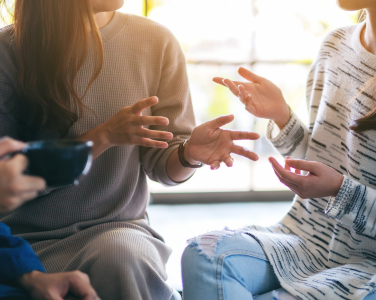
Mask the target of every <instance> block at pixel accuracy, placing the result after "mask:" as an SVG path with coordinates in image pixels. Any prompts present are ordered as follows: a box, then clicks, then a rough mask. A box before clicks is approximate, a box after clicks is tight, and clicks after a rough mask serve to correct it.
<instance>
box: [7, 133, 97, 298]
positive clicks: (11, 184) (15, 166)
mask: <svg viewBox="0 0 376 300" xmlns="http://www.w3.org/2000/svg"><path fill="white" fill-rule="evenodd" d="M23 147H25V144H23V143H21V142H18V141H15V140H13V139H10V138H3V139H1V140H0V157H4V156H6V155H7V154H9V153H12V152H17V151H20V150H22V148H23ZM27 163H28V162H27V158H26V157H25V156H23V155H16V156H14V157H13V158H11V159H7V158H3V159H2V160H0V212H10V211H12V210H14V209H16V208H17V207H19V206H21V205H23V204H24V203H26V202H27V201H29V200H30V199H33V198H35V197H36V195H37V193H38V191H40V190H42V189H44V188H45V182H44V180H43V179H42V178H37V177H32V176H26V175H24V174H23V171H24V170H25V168H26V167H27ZM0 266H1V267H0V299H4V300H5V299H7V300H10V299H12V300H17V299H19V300H21V299H25V300H26V299H34V300H62V299H67V298H66V296H69V294H70V295H71V296H72V297H73V296H75V299H77V298H78V299H82V300H99V297H98V296H97V294H96V292H95V290H94V289H93V288H92V286H91V285H90V280H89V277H88V276H87V275H86V274H83V273H81V272H79V271H74V272H66V273H56V274H46V273H45V269H44V267H43V265H42V263H41V262H40V260H39V258H38V256H37V255H36V254H35V253H34V251H33V250H32V249H31V247H30V245H29V244H28V243H27V242H26V241H25V240H24V239H22V238H20V237H16V236H13V235H11V233H10V229H9V227H8V226H6V225H5V224H4V223H0Z"/></svg>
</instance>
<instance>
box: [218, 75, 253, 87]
mask: <svg viewBox="0 0 376 300" xmlns="http://www.w3.org/2000/svg"><path fill="white" fill-rule="evenodd" d="M224 79H226V78H223V77H214V78H213V81H214V82H215V83H218V84H220V85H223V86H225V87H227V85H226V84H225V83H224V82H223V80H224ZM231 81H232V82H233V83H235V85H236V86H238V85H240V84H241V85H243V84H245V83H246V82H242V81H236V80H231Z"/></svg>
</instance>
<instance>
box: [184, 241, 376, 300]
mask: <svg viewBox="0 0 376 300" xmlns="http://www.w3.org/2000/svg"><path fill="white" fill-rule="evenodd" d="M182 268H183V270H182V275H183V299H184V300H203V299H205V300H238V299H239V300H240V299H241V300H253V299H254V300H283V299H286V300H290V299H296V298H295V297H293V296H292V295H290V294H289V293H288V292H286V290H284V289H283V288H281V285H280V284H279V282H278V279H277V277H276V276H275V274H274V272H273V269H272V267H271V265H270V263H269V262H268V259H267V258H266V256H265V253H264V251H263V250H262V248H261V246H260V245H259V243H258V242H257V241H256V240H255V239H253V238H252V237H250V236H248V235H246V234H238V235H230V236H227V237H224V238H223V239H222V240H221V241H220V243H219V244H218V245H216V248H215V251H213V255H212V256H208V255H205V253H203V254H202V253H200V252H199V250H197V248H196V247H193V246H188V247H187V248H186V249H185V251H184V254H183V258H182ZM364 300H376V294H370V295H368V296H367V297H366V298H364Z"/></svg>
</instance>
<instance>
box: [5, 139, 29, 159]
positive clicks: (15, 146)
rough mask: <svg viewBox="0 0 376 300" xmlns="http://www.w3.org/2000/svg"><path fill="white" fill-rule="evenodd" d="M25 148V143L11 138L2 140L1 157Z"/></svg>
mask: <svg viewBox="0 0 376 300" xmlns="http://www.w3.org/2000/svg"><path fill="white" fill-rule="evenodd" d="M24 147H25V144H24V143H21V142H19V141H16V140H13V139H11V138H9V137H6V138H2V139H0V157H1V156H4V155H5V154H9V153H11V152H16V151H21V150H22V149H23V148H24Z"/></svg>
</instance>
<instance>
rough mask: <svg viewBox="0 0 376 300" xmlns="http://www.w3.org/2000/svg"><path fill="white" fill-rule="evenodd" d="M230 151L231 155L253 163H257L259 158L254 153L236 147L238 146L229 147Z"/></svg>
mask: <svg viewBox="0 0 376 300" xmlns="http://www.w3.org/2000/svg"><path fill="white" fill-rule="evenodd" d="M230 150H231V152H232V153H235V154H237V155H240V156H243V157H246V158H248V159H250V160H253V161H257V160H258V159H259V157H258V155H257V154H256V153H254V152H252V151H250V150H249V149H247V148H244V147H241V146H238V145H233V146H231V149H230Z"/></svg>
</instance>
